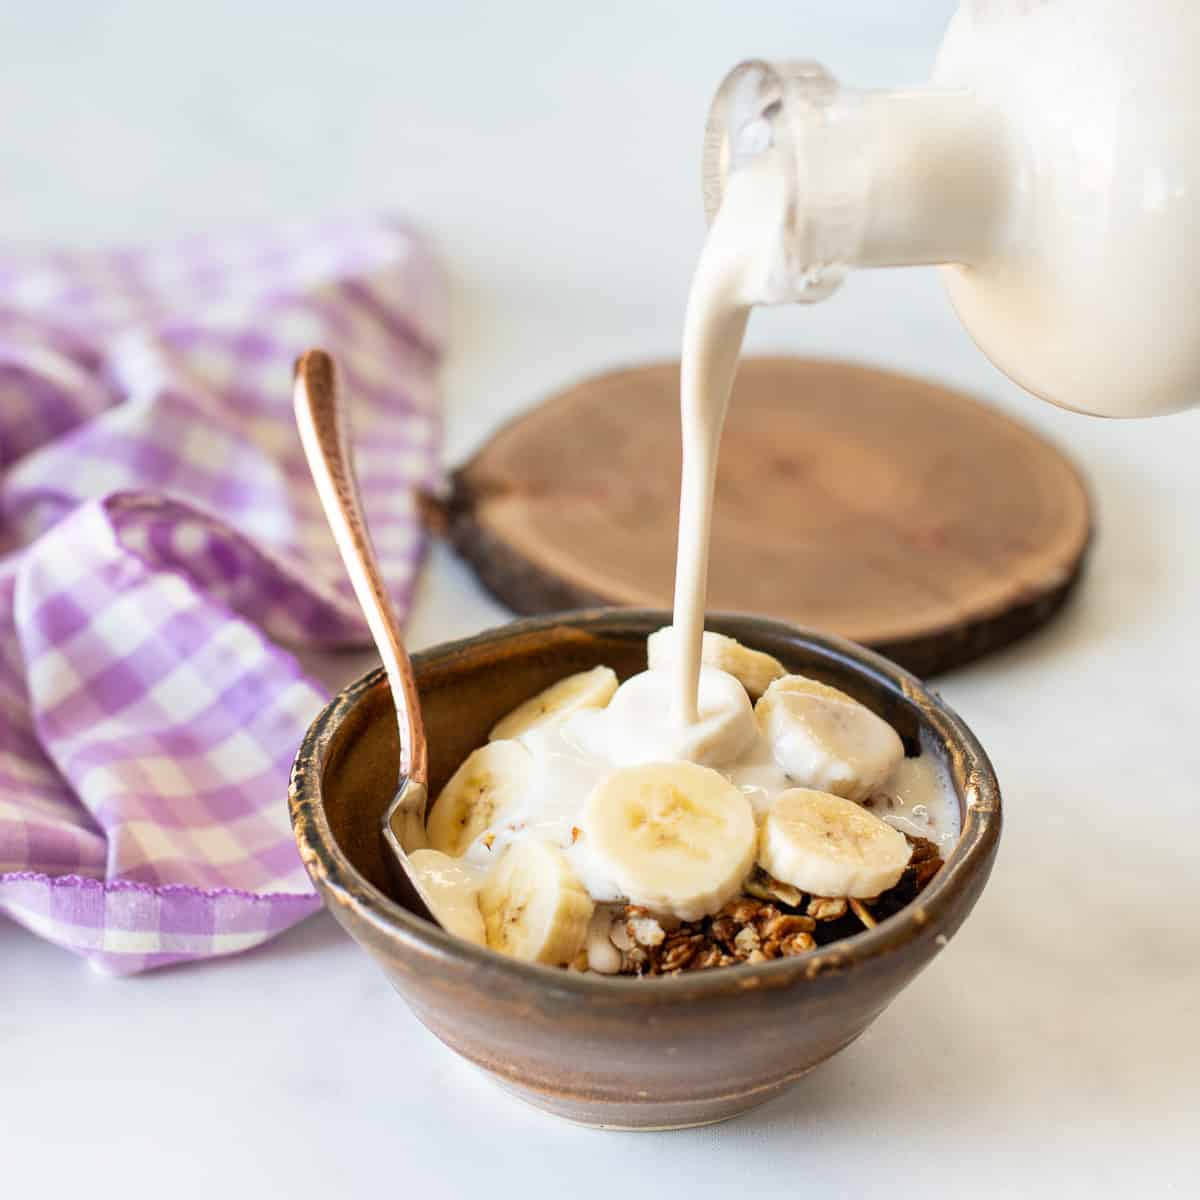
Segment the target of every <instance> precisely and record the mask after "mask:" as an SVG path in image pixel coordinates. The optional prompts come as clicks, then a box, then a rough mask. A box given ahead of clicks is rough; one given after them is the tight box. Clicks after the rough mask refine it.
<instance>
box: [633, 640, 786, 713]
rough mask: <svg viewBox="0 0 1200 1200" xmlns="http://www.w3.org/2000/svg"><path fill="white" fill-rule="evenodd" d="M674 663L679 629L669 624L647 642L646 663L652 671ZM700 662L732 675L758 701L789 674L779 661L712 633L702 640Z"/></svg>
mask: <svg viewBox="0 0 1200 1200" xmlns="http://www.w3.org/2000/svg"><path fill="white" fill-rule="evenodd" d="M674 661H675V626H674V625H666V626H664V627H663V628H662V629H659V630H656V631H655V632H654V633H652V634H651V635H650V636H649V637H648V638H647V639H646V662H647V664H648V666H649V667H650V670H652V671H665V670H668V669H669V668H670V666H671V664H672V663H673V662H674ZM700 661H701V662H702V663H704V665H705V666H707V667H716V669H717V670H718V671H724V672H725V673H726V674H728V675H732V676H733V677H734V679H736V680H737V681H738V683H740V684H741V685H742V687H744V688H745V689H746V691H747V692H749V693H750V699H751V700H757V699H758V698H759V696H761V695H762V694H763V692H765V691H766V690H767V688H769V687H770V686H771V684H772V683H774V681H775V680H776V679H779V678H780V677H781V676H783V675H786V674H787V672H786V671H785V670H784V669H783V663H781V662H780V661H779V660H778V659H777V658H772V657H771V656H770V655H769V654H764V653H763V652H762V651H761V650H751V649H750V647H749V646H743V645H742V643H741V642H738V641H735V640H734V639H733V638H731V637H726V636H725V635H724V634H723V633H712V632H711V631H708V630H706V631H705V633H704V637H703V638H702V639H701V643H700Z"/></svg>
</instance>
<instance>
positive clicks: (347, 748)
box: [290, 609, 1001, 1129]
mask: <svg viewBox="0 0 1200 1200" xmlns="http://www.w3.org/2000/svg"><path fill="white" fill-rule="evenodd" d="M669 620H670V616H669V614H668V613H665V612H652V611H637V610H628V609H622V610H603V611H589V612H574V613H564V614H561V615H558V616H550V617H541V618H537V619H535V620H528V621H519V622H516V623H514V624H511V625H506V626H504V627H503V628H501V629H496V630H492V631H491V632H488V633H484V634H481V635H479V636H478V637H474V638H470V639H468V640H466V641H460V642H452V643H449V644H447V645H442V646H436V647H434V648H433V649H431V650H426V651H423V652H422V653H420V654H417V655H415V656H414V667H415V670H416V677H417V682H418V685H419V688H420V695H421V706H422V711H423V713H424V719H425V728H426V732H427V735H428V739H429V756H430V795H433V796H436V794H437V791H438V789H439V788H440V786H441V784H442V783H443V782H444V781H445V780H446V779H447V778H448V777H449V775H450V773H451V772H452V771H453V770H454V769H455V767H457V765H458V764H459V763H460V762H461V761H462V760H463V759H464V758H465V757H466V756H467V754H468V753H469V752H470V751H471V750H473V749H474V748H475V747H476V746H479V745H481V744H482V743H483V742H484V741H485V740H486V737H487V732H488V730H489V728H490V727H491V726H492V724H493V723H494V722H495V721H496V720H497V718H498V717H500V716H501V715H502V714H503V713H505V712H507V711H508V710H509V709H511V708H513V707H514V706H515V705H517V704H518V703H520V702H521V701H522V700H525V699H526V698H528V697H529V696H531V695H533V694H534V693H535V692H537V691H538V690H540V689H541V688H543V687H545V686H546V685H547V684H549V683H552V682H553V681H554V680H556V679H560V678H561V677H562V676H564V675H566V674H568V673H570V672H572V671H578V670H582V669H584V668H586V667H591V666H595V665H596V664H598V663H607V664H609V665H611V666H612V667H614V668H615V669H616V670H617V672H618V674H619V675H621V676H622V677H623V678H624V677H627V676H629V675H631V674H634V673H636V672H638V671H640V670H644V669H645V665H646V654H645V639H646V636H647V635H648V634H649V633H651V632H652V631H653V630H655V629H658V628H659V627H660V626H662V625H665V624H668V623H669ZM707 625H708V627H709V628H712V629H718V630H720V631H721V632H724V633H728V634H730V635H731V636H733V637H735V638H737V639H738V640H739V641H741V642H743V643H745V644H746V645H749V646H753V647H756V648H757V649H760V650H765V651H767V652H769V653H771V654H774V655H775V656H776V657H777V658H779V659H780V660H781V661H782V662H783V663H784V664H785V666H787V667H788V668H789V669H790V670H793V671H798V672H802V673H804V674H806V675H811V676H814V677H816V678H818V679H822V680H825V681H826V682H828V683H831V684H833V685H835V686H837V687H839V688H841V689H842V690H843V691H846V692H849V693H850V694H852V695H853V696H855V697H857V698H858V699H859V700H861V701H862V702H863V703H865V704H867V705H869V706H870V707H871V708H872V709H874V710H875V711H876V712H877V713H879V714H880V715H881V716H883V717H884V718H885V719H886V720H888V721H889V722H890V723H891V724H892V725H893V726H894V727H895V728H896V729H897V730H898V731H899V732H900V734H901V735H902V737H903V738H904V740H905V742H906V745H907V746H908V747H909V749H910V752H914V753H915V752H916V749H917V746H918V738H919V737H920V736H921V734H922V732H923V734H924V736H925V738H926V740H927V742H928V743H930V744H932V745H933V746H934V747H936V748H937V749H938V750H939V751H940V753H941V754H942V755H943V756H944V759H945V762H946V764H947V766H948V768H949V772H950V775H951V777H952V779H953V782H954V787H955V789H956V790H957V793H958V798H959V804H960V807H961V811H962V817H963V831H962V836H961V838H960V840H959V841H958V843H957V845H956V846H955V847H954V849H953V851H952V852H951V853H950V855H949V856H948V858H947V860H946V864H945V866H944V867H943V868H942V870H941V871H940V872H939V873H938V875H937V876H936V877H935V878H934V879H933V881H932V882H931V883H930V884H929V885H928V886H927V887H926V889H925V890H924V892H922V894H921V895H920V896H919V897H918V898H917V900H915V901H914V902H913V903H912V904H910V905H909V906H908V907H907V908H905V909H903V910H902V911H901V912H899V913H897V914H896V915H895V916H893V917H890V918H889V919H887V920H885V921H882V922H880V924H879V925H878V926H877V927H876V928H874V929H872V930H870V931H866V932H863V933H859V934H857V935H855V936H853V937H848V938H846V939H844V940H842V941H839V942H834V943H831V944H829V945H827V946H824V947H819V948H818V949H816V950H813V951H811V952H810V953H808V954H804V955H799V956H797V957H794V958H787V959H779V960H775V961H772V962H766V963H760V964H757V965H742V966H736V967H722V968H716V969H712V970H708V971H699V972H696V973H694V974H684V975H680V976H674V977H666V978H652V979H633V978H610V977H605V976H598V975H596V976H593V975H588V974H580V973H575V972H567V971H563V970H556V969H553V968H549V967H542V966H536V965H533V964H529V963H522V962H517V961H514V960H513V959H509V958H505V957H503V956H501V955H499V954H496V953H494V952H493V951H490V950H487V949H485V948H482V947H478V946H474V945H470V944H468V943H466V942H463V941H460V940H459V939H457V938H454V937H451V936H450V935H448V934H446V933H444V932H442V930H441V929H439V928H437V927H436V926H434V925H432V924H431V923H429V922H427V921H425V920H423V919H421V918H420V917H417V916H415V915H414V914H413V913H411V912H409V911H407V910H406V909H405V908H404V907H403V906H402V905H401V904H400V903H399V902H398V900H397V899H396V891H395V889H394V887H393V886H392V883H391V879H390V872H389V868H388V865H387V861H386V859H385V850H384V844H383V839H382V836H381V821H382V818H383V814H384V812H385V810H386V808H387V806H388V804H389V802H390V801H391V799H392V793H393V790H394V788H395V783H396V764H397V734H396V720H395V714H394V710H393V708H392V702H391V696H390V693H389V691H388V686H387V682H386V680H385V679H384V676H383V673H382V671H381V670H377V671H373V672H371V673H370V674H368V675H365V676H363V677H362V678H361V679H359V680H358V681H357V682H356V683H353V684H351V685H350V686H349V687H348V688H346V689H345V690H344V691H343V692H341V693H340V694H339V695H338V696H336V697H335V698H334V700H333V701H332V702H331V703H330V704H329V705H328V706H327V707H326V708H325V710H324V711H323V712H322V713H321V714H320V715H319V716H318V717H317V719H316V720H315V721H314V722H313V724H312V727H311V728H310V729H309V732H308V735H307V736H306V738H305V740H304V743H303V745H302V746H301V748H300V752H299V754H298V756H297V758H296V762H295V766H294V768H293V772H292V781H291V794H290V805H291V816H292V825H293V828H294V830H295V834H296V841H297V843H298V844H299V847H300V853H301V855H302V856H303V859H304V863H305V865H306V867H307V869H308V872H309V875H310V876H311V877H312V880H313V883H314V884H315V885H316V887H317V889H318V890H319V892H320V894H321V896H322V897H323V899H324V901H325V903H326V905H327V906H328V908H329V909H330V911H331V912H332V913H333V915H334V916H335V917H336V918H337V920H338V921H339V922H340V923H341V924H342V926H343V927H344V928H345V929H346V930H347V932H349V933H350V935H351V936H352V937H353V938H354V939H355V940H356V941H357V942H358V943H359V944H360V945H361V946H362V947H363V948H364V949H365V950H366V951H367V952H368V953H369V954H370V955H371V956H372V958H374V959H375V960H376V962H377V963H378V964H379V966H380V967H381V968H382V969H383V970H384V972H385V973H386V974H387V976H388V978H389V979H390V980H391V981H392V983H393V984H394V985H395V988H396V990H397V991H398V992H399V993H400V995H401V996H402V997H403V998H404V1000H405V1001H406V1002H407V1003H408V1005H409V1007H410V1008H411V1009H412V1010H413V1012H414V1013H415V1014H416V1015H417V1017H418V1018H419V1019H420V1020H421V1021H422V1022H423V1023H424V1025H425V1026H426V1027H427V1028H428V1029H429V1030H430V1031H431V1032H432V1033H433V1034H434V1035H435V1036H436V1037H438V1038H440V1039H441V1040H442V1041H443V1042H445V1043H446V1045H448V1046H449V1047H450V1048H451V1049H453V1050H455V1051H457V1052H458V1053H459V1054H461V1055H463V1057H464V1058H467V1059H469V1060H470V1061H471V1062H473V1063H475V1064H477V1065H478V1066H480V1067H482V1068H483V1069H484V1070H485V1071H488V1072H490V1073H491V1074H492V1075H493V1076H494V1077H495V1078H496V1079H497V1080H498V1081H499V1082H500V1083H501V1084H502V1085H503V1086H504V1087H505V1088H507V1089H509V1090H510V1091H512V1092H513V1093H515V1094H516V1095H518V1096H520V1097H521V1098H522V1099H524V1100H527V1101H529V1102H530V1103H531V1104H534V1105H536V1106H537V1107H539V1108H542V1109H545V1110H546V1111H548V1112H551V1113H555V1114H557V1115H559V1116H563V1117H567V1118H569V1119H571V1120H574V1121H579V1122H583V1123H585V1124H589V1125H599V1126H605V1127H611V1128H637V1129H663V1128H678V1127H683V1126H689V1125H700V1124H705V1123H708V1122H711V1121H720V1120H723V1119H725V1118H727V1117H730V1116H733V1115H735V1114H737V1113H739V1112H742V1111H743V1110H745V1109H748V1108H750V1107H752V1106H753V1105H755V1104H759V1103H761V1102H762V1101H764V1100H767V1099H769V1098H770V1097H771V1096H773V1095H775V1094H776V1093H778V1092H779V1091H781V1090H782V1089H783V1088H785V1087H787V1085H788V1084H790V1083H793V1082H794V1081H795V1080H797V1079H799V1078H800V1077H801V1076H802V1075H803V1074H805V1072H807V1071H810V1070H811V1069H812V1068H813V1067H815V1066H816V1065H817V1064H818V1063H820V1062H822V1061H823V1060H825V1059H827V1058H829V1057H830V1055H832V1054H836V1053H837V1051H838V1050H840V1049H842V1048H843V1047H844V1046H846V1045H848V1044H849V1043H850V1042H852V1041H853V1040H854V1039H855V1038H856V1037H858V1035H859V1034H860V1033H862V1032H863V1030H864V1029H866V1028H867V1026H868V1025H869V1024H870V1023H871V1022H872V1021H873V1020H874V1019H875V1018H876V1017H877V1016H878V1015H879V1014H880V1013H881V1012H882V1011H883V1009H884V1008H885V1007H886V1006H887V1005H888V1004H889V1003H890V1002H891V1001H892V999H893V998H894V997H895V996H896V994H897V993H898V992H899V991H900V990H901V989H902V988H903V987H904V986H905V985H906V984H907V983H909V982H911V981H912V979H913V978H914V977H915V976H916V975H917V973H918V972H919V971H920V970H921V969H922V968H923V967H924V966H925V964H926V963H928V962H929V961H930V959H932V958H933V957H934V955H936V954H937V953H938V951H939V949H940V948H941V947H943V946H944V945H945V944H946V941H947V939H948V938H949V937H951V935H953V933H954V932H955V930H957V929H958V927H959V925H960V924H962V922H963V920H964V918H965V917H966V916H967V914H968V913H969V912H970V911H971V908H972V907H973V905H974V904H975V901H976V900H977V899H978V898H979V894H980V892H981V891H982V890H983V886H984V884H985V883H986V881H987V878H988V874H989V872H990V870H991V866H992V860H993V858H994V857H995V853H996V845H997V841H998V838H999V835H1000V819H1001V818H1000V792H999V788H998V786H997V783H996V777H995V774H994V772H993V770H992V767H991V764H990V763H989V762H988V760H987V756H986V755H985V754H984V752H983V750H982V749H981V747H980V746H979V743H978V742H977V741H976V740H975V738H974V736H973V735H972V734H971V732H970V730H969V729H967V727H966V726H965V725H964V724H963V723H962V721H960V720H959V718H958V717H957V716H956V715H955V714H954V713H953V712H951V711H950V709H948V708H947V707H946V706H945V705H944V704H943V703H942V702H941V700H940V699H939V698H938V697H937V696H936V695H934V694H933V693H932V692H930V691H928V690H927V689H926V688H925V687H924V686H923V685H922V684H921V683H920V682H919V681H918V680H917V679H915V678H914V677H913V676H912V675H909V674H908V673H907V672H905V671H903V670H901V669H900V668H899V667H897V666H895V665H893V664H892V663H890V662H888V661H887V660H886V659H883V658H881V657H879V656H878V655H876V654H873V653H871V652H870V651H868V650H864V649H862V648H861V647H859V646H855V645H852V644H851V643H849V642H845V641H842V640H840V639H837V638H831V637H823V636H819V635H817V634H813V633H808V632H805V631H803V630H800V629H796V628H793V627H791V626H789V625H786V624H782V623H780V622H777V621H769V620H763V619H759V618H754V617H735V616H727V617H720V616H710V617H709V619H708V622H707ZM903 1052H904V1051H903V1048H897V1049H896V1050H895V1053H903Z"/></svg>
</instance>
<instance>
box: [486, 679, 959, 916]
mask: <svg viewBox="0 0 1200 1200" xmlns="http://www.w3.org/2000/svg"><path fill="white" fill-rule="evenodd" d="M699 674H700V678H701V688H700V695H701V705H700V708H701V712H702V716H703V715H704V714H707V719H708V720H709V721H712V720H714V719H716V718H717V717H718V716H721V715H723V716H725V717H726V718H728V717H729V710H730V707H731V706H729V704H728V701H727V700H722V697H723V696H724V695H725V694H726V693H725V692H724V681H728V682H729V684H731V685H732V688H736V689H741V684H739V683H737V681H736V680H734V679H733V678H732V676H728V675H725V673H724V672H722V671H717V670H715V669H714V668H712V667H703V668H701V670H700V672H699ZM660 681H661V687H657V686H656V687H649V688H648V687H646V686H645V685H646V684H657V683H659V682H660ZM671 682H672V681H671V680H669V679H668V678H667V677H666V673H665V672H650V671H648V672H645V673H644V674H642V675H637V676H634V677H633V678H632V679H629V680H627V681H626V682H625V683H623V684H622V685H621V688H620V689H618V691H617V694H616V695H615V696H614V697H613V699H612V700H611V701H610V702H609V705H608V707H607V708H599V709H584V710H583V711H581V712H576V713H573V714H571V715H570V716H568V717H566V718H564V719H563V720H561V721H559V722H557V723H553V724H550V725H544V726H541V727H539V728H536V729H532V730H530V731H529V732H527V733H525V734H522V735H521V737H520V738H519V739H518V740H519V741H521V742H522V743H523V744H524V745H525V746H526V747H527V748H528V750H529V751H530V753H531V754H532V755H533V760H534V778H533V783H532V786H531V787H530V788H529V790H528V792H527V793H526V794H525V796H524V797H523V798H522V801H521V803H520V804H519V805H518V806H517V807H516V808H513V809H510V810H508V811H506V812H505V814H504V816H503V818H502V819H501V820H500V821H498V822H497V823H496V824H495V825H493V826H492V827H491V828H490V829H488V830H486V831H485V832H484V833H482V834H481V835H480V836H479V837H478V838H477V839H476V840H475V841H474V842H473V843H472V844H471V846H470V848H469V849H468V850H467V852H466V855H465V856H464V864H465V865H466V866H467V867H468V868H469V869H471V870H472V873H473V874H474V876H475V878H476V879H477V880H482V878H483V876H484V874H485V873H486V871H487V869H488V868H489V867H490V866H491V865H492V864H493V863H494V862H496V861H497V859H498V858H499V856H500V854H501V853H502V852H503V851H504V850H505V848H506V847H508V846H509V845H511V844H512V843H513V842H519V841H525V840H529V839H534V840H537V841H547V842H551V843H552V844H554V845H556V846H558V847H560V848H561V849H562V850H563V852H564V853H565V854H566V856H567V858H568V860H569V861H570V863H571V867H572V869H573V870H574V871H575V874H576V875H577V876H578V877H579V880H580V882H581V883H582V884H583V886H584V887H585V888H586V889H587V891H588V893H589V894H590V895H591V897H592V899H593V900H595V901H597V902H599V903H603V902H609V901H615V900H619V899H621V891H620V888H619V887H618V886H617V884H616V882H615V880H614V879H613V878H612V876H611V874H610V873H609V871H608V869H607V868H606V867H605V866H604V864H603V863H602V862H600V861H599V860H598V859H597V857H596V856H595V855H594V854H593V853H592V851H591V849H590V846H589V844H588V840H587V838H586V837H583V836H581V826H582V824H583V809H584V806H585V804H586V802H587V799H588V796H589V795H590V794H591V792H592V791H593V790H594V788H595V787H596V785H597V784H599V783H600V782H601V781H602V780H603V779H605V778H606V777H607V776H608V775H609V774H610V773H611V772H613V771H615V770H617V769H619V768H620V767H626V766H634V765H637V764H639V763H650V762H664V761H686V760H689V759H691V758H692V757H693V756H692V754H691V752H690V749H689V745H688V733H687V731H686V730H679V729H677V728H676V727H674V726H673V725H672V724H671V723H670V722H669V721H667V720H665V719H664V718H665V710H664V706H663V704H662V702H661V701H662V700H663V699H665V697H666V695H667V693H668V691H669V689H670V687H671ZM732 688H731V690H732ZM743 695H744V693H743ZM718 704H722V705H723V706H724V707H723V711H722V712H718ZM737 720H738V716H737V714H736V713H735V714H734V717H733V718H732V720H731V721H730V722H729V726H728V727H729V728H734V727H735V726H736V722H737ZM635 729H636V730H640V732H639V733H638V734H637V735H634V733H633V731H634V730H635ZM730 744H732V745H735V746H738V745H740V746H741V747H742V748H741V749H740V750H739V751H738V753H736V754H735V755H734V756H733V757H731V758H730V759H729V760H728V761H725V762H710V763H709V764H708V765H710V766H711V767H712V768H713V769H714V770H716V771H719V772H720V773H721V774H722V775H724V776H725V777H726V778H727V779H729V780H730V781H731V782H732V783H734V784H735V785H736V786H737V787H739V788H740V789H741V790H742V791H743V792H744V793H745V795H746V796H747V798H748V799H749V801H750V804H751V807H752V808H753V809H754V813H755V816H756V817H757V818H758V819H759V820H761V819H762V818H763V817H765V815H766V813H767V811H768V809H769V808H770V807H771V802H772V801H773V800H774V799H775V797H776V796H778V795H779V793H780V792H784V791H787V790H788V789H789V788H794V787H796V786H797V784H796V782H795V781H794V780H792V779H789V777H788V776H787V775H786V774H785V773H784V771H783V769H782V768H781V767H780V766H779V765H778V764H777V763H776V761H775V758H774V755H773V754H772V751H771V746H770V743H769V742H768V741H767V739H766V738H765V737H764V736H763V735H762V733H761V732H760V731H759V728H758V726H757V724H756V723H754V722H753V721H751V723H750V726H749V728H748V730H747V736H746V739H745V740H744V741H743V739H742V737H741V736H740V733H739V734H738V736H737V737H736V738H735V739H734V741H733V742H732V743H730ZM868 807H869V808H870V809H871V811H873V812H874V813H875V815H876V816H878V817H880V818H881V819H882V820H884V821H886V822H887V823H888V824H890V825H894V826H895V827H896V828H897V829H899V830H901V831H902V832H903V833H907V834H912V835H914V836H917V837H926V838H929V839H930V840H931V841H934V842H936V843H937V844H938V846H939V847H940V848H941V849H942V851H943V853H945V852H946V851H947V850H948V849H949V848H950V847H951V846H952V845H953V844H954V842H955V840H956V839H957V838H958V834H959V819H958V801H957V799H956V797H955V793H954V789H953V786H952V785H951V783H950V780H949V777H948V776H947V774H946V772H945V770H944V768H943V767H942V765H941V764H940V762H939V760H938V759H937V757H936V755H935V753H934V752H933V751H932V749H931V748H930V747H924V748H923V753H922V754H921V755H920V757H918V758H907V759H904V760H903V761H902V762H901V763H900V764H899V766H897V768H896V770H895V771H894V772H893V774H892V775H891V776H890V777H889V778H888V779H887V780H886V781H885V782H884V783H883V784H882V785H881V786H880V787H879V788H877V789H876V790H875V792H874V794H873V796H872V798H871V801H870V803H869V805H868Z"/></svg>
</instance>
